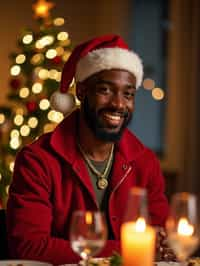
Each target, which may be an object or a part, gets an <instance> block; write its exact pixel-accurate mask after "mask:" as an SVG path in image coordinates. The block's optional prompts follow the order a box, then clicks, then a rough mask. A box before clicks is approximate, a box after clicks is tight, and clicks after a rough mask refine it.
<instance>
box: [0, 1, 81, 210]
mask: <svg viewBox="0 0 200 266" xmlns="http://www.w3.org/2000/svg"><path fill="white" fill-rule="evenodd" d="M53 6H54V4H53V3H52V2H46V0H38V1H37V2H36V3H35V4H34V5H33V11H34V17H35V21H36V24H37V27H36V29H34V30H33V29H24V30H23V31H22V32H21V34H20V35H19V38H18V40H17V52H16V53H12V54H11V67H10V75H11V78H10V82H9V93H8V105H6V106H0V200H1V202H0V205H1V204H3V206H5V204H6V199H7V194H8V189H9V185H10V182H11V179H12V172H13V168H14V162H15V157H16V154H17V152H18V151H19V150H20V149H21V148H22V147H23V146H24V145H25V144H27V143H30V142H32V141H33V140H35V139H36V138H38V136H40V135H41V134H43V133H45V132H49V131H52V130H53V129H54V128H55V126H56V125H57V124H58V123H59V122H60V121H61V120H62V119H63V118H64V115H63V113H60V112H57V111H56V110H53V109H51V107H50V101H49V99H50V97H51V95H52V93H53V92H54V91H57V90H58V87H59V82H60V79H61V70H62V68H63V65H64V63H65V61H66V60H67V59H68V57H69V55H70V53H71V48H72V47H71V46H72V45H71V41H70V39H69V36H68V33H67V32H65V31H63V30H62V27H63V25H64V23H65V21H64V19H63V18H61V17H58V18H54V19H53V18H51V17H50V9H52V7H53ZM71 93H72V94H74V86H73V84H72V85H71ZM71 99H72V98H71ZM69 104H73V100H71V102H70V101H69ZM75 104H77V105H78V102H75ZM69 109H70V108H69Z"/></svg>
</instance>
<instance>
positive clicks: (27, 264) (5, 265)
mask: <svg viewBox="0 0 200 266" xmlns="http://www.w3.org/2000/svg"><path fill="white" fill-rule="evenodd" d="M52 265H53V264H50V263H47V262H41V261H35V260H1V261H0V266H52Z"/></svg>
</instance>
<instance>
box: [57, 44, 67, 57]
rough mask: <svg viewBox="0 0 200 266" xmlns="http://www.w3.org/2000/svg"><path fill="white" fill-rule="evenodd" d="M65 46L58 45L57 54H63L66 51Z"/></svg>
mask: <svg viewBox="0 0 200 266" xmlns="http://www.w3.org/2000/svg"><path fill="white" fill-rule="evenodd" d="M64 51H65V50H64V48H63V47H61V46H58V47H56V52H57V55H59V56H60V55H63V53H64Z"/></svg>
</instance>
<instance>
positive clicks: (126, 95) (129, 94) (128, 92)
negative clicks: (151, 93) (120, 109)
mask: <svg viewBox="0 0 200 266" xmlns="http://www.w3.org/2000/svg"><path fill="white" fill-rule="evenodd" d="M124 96H125V97H126V98H127V99H130V98H134V96H135V93H134V92H130V91H125V92H124Z"/></svg>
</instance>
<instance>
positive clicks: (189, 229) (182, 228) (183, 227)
mask: <svg viewBox="0 0 200 266" xmlns="http://www.w3.org/2000/svg"><path fill="white" fill-rule="evenodd" d="M177 231H178V234H179V235H183V236H191V235H192V234H193V233H194V227H193V226H192V225H190V224H189V222H188V220H187V219H186V218H181V219H180V220H179V222H178V229H177Z"/></svg>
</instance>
